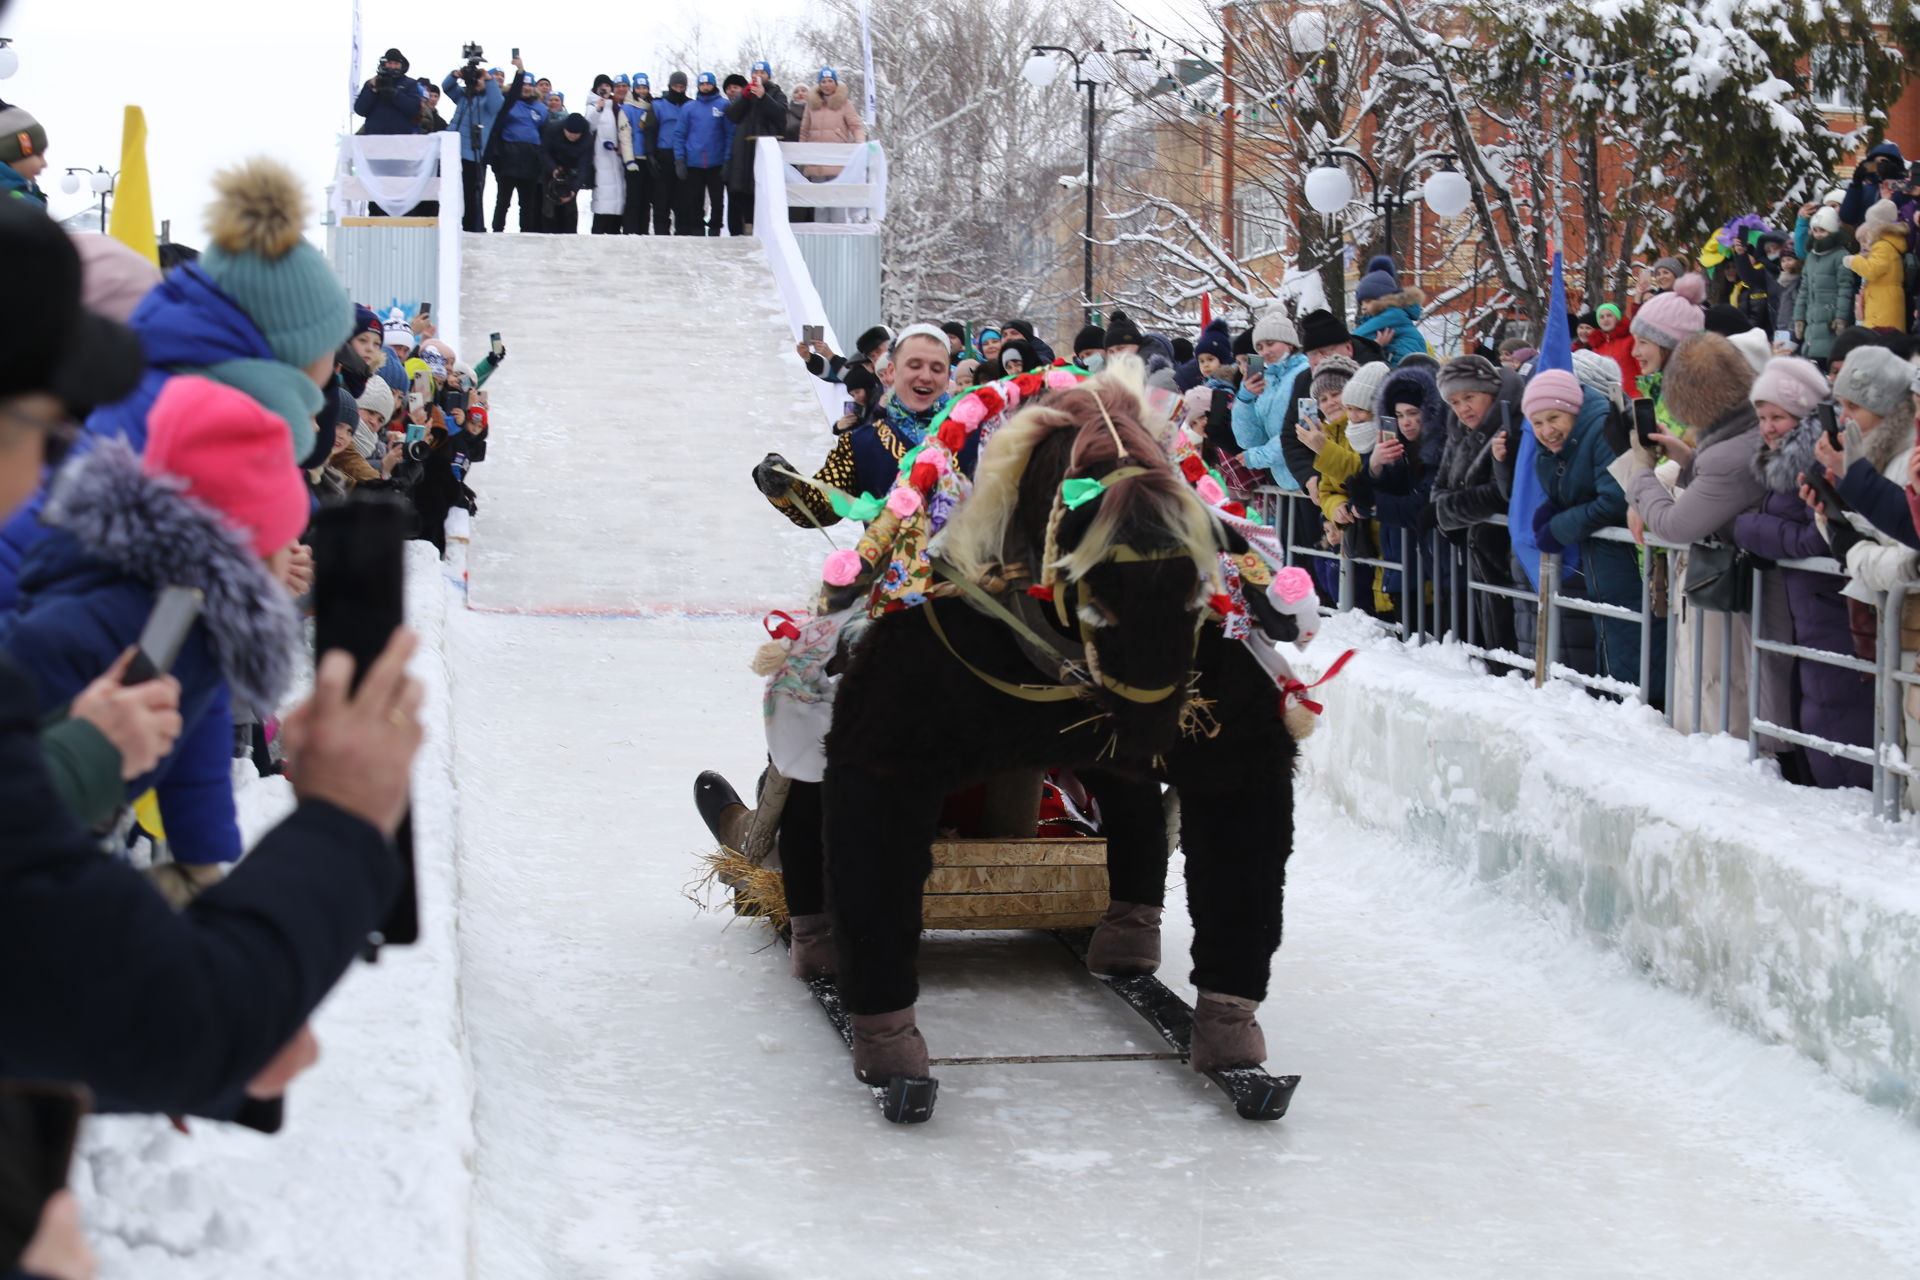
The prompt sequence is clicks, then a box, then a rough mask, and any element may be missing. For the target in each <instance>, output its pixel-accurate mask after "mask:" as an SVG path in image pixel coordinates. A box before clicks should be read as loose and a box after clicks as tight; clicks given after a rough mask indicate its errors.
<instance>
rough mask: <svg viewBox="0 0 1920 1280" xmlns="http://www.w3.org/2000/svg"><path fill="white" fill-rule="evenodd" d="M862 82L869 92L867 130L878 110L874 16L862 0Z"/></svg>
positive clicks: (865, 116)
mask: <svg viewBox="0 0 1920 1280" xmlns="http://www.w3.org/2000/svg"><path fill="white" fill-rule="evenodd" d="M860 80H861V83H862V86H863V87H864V88H865V89H866V91H867V101H866V110H865V111H864V112H863V113H862V118H863V119H864V120H865V121H866V125H867V128H869V129H871V128H873V117H874V113H875V111H876V110H877V109H878V108H877V98H876V96H875V94H874V88H873V14H872V9H871V6H870V5H869V3H868V0H860Z"/></svg>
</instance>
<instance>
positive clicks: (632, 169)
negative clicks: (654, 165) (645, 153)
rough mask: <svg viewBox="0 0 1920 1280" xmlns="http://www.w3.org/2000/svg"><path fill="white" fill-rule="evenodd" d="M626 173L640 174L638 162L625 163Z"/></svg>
mask: <svg viewBox="0 0 1920 1280" xmlns="http://www.w3.org/2000/svg"><path fill="white" fill-rule="evenodd" d="M627 172H628V173H638V172H640V162H639V161H638V160H629V161H627Z"/></svg>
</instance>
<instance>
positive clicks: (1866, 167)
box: [1853, 160, 1880, 182]
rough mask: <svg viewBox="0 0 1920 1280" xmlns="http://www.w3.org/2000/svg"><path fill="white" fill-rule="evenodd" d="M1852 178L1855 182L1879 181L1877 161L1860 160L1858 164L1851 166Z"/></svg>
mask: <svg viewBox="0 0 1920 1280" xmlns="http://www.w3.org/2000/svg"><path fill="white" fill-rule="evenodd" d="M1853 180H1854V181H1855V182H1878V181H1880V171H1879V165H1878V161H1877V160H1862V161H1861V162H1860V163H1859V164H1857V165H1855V166H1853Z"/></svg>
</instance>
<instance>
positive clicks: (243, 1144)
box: [73, 542, 473, 1280]
mask: <svg viewBox="0 0 1920 1280" xmlns="http://www.w3.org/2000/svg"><path fill="white" fill-rule="evenodd" d="M407 572H408V592H407V596H408V609H407V612H408V616H409V621H410V622H411V624H412V626H413V627H414V629H415V630H416V631H418V632H419V633H420V637H421V650H420V654H419V656H418V658H417V659H416V661H415V664H414V670H415V674H416V675H417V676H418V677H419V678H420V679H421V680H422V681H423V682H424V684H425V685H426V690H427V699H426V705H425V709H424V712H423V717H424V719H423V723H424V724H425V726H426V730H427V741H426V746H425V748H424V749H423V750H422V752H421V754H420V757H419V759H418V761H417V762H416V764H415V766H414V781H413V798H414V856H415V859H416V861H417V866H418V871H419V877H420V901H421V908H420V916H421V921H420V923H421V938H420V944H419V945H418V946H414V947H403V948H391V949H388V950H386V951H384V952H383V953H382V954H381V957H380V961H379V963H378V964H375V965H356V966H355V967H354V969H353V970H352V971H350V972H349V973H348V974H347V975H346V977H345V978H344V979H343V980H342V982H341V983H340V986H339V987H338V989H337V990H336V991H335V993H334V994H333V996H332V997H331V998H329V999H328V1001H327V1003H326V1004H325V1005H324V1006H323V1007H322V1008H321V1010H320V1013H319V1015H318V1016H317V1017H316V1018H315V1020H314V1031H315V1033H316V1034H317V1035H318V1036H319V1038H320V1044H321V1059H320V1063H319V1065H318V1066H316V1067H315V1068H314V1069H313V1070H311V1071H309V1072H307V1073H306V1074H305V1075H303V1076H301V1077H300V1078H299V1080H297V1081H296V1082H295V1083H294V1086H293V1089H292V1091H291V1093H290V1094H289V1095H288V1099H287V1121H286V1127H285V1128H284V1129H283V1130H282V1131H281V1132H280V1133H279V1134H278V1135H276V1136H273V1137H266V1136H263V1135H261V1134H257V1133H253V1132H250V1131H248V1130H245V1129H240V1128H237V1127H234V1126H231V1125H222V1124H213V1123H210V1122H206V1121H197V1120H196V1121H193V1122H191V1128H192V1133H191V1134H190V1135H183V1134H180V1133H177V1132H175V1131H174V1130H173V1128H172V1127H171V1126H170V1125H169V1124H168V1123H167V1122H166V1121H165V1120H162V1119H156V1118H152V1117H145V1116H111V1117H101V1118H99V1119H96V1120H93V1121H90V1122H89V1123H88V1126H87V1133H86V1136H85V1140H84V1142H83V1145H82V1149H81V1153H80V1157H79V1158H78V1159H77V1160H76V1161H75V1162H74V1171H73V1180H74V1187H75V1189H76V1191H78V1192H79V1194H80V1196H81V1198H82V1200H83V1201H84V1203H85V1206H86V1219H87V1228H88V1234H89V1236H90V1237H91V1239H92V1240H93V1242H94V1247H95V1249H96V1251H97V1252H98V1254H99V1255H100V1262H101V1266H100V1275H101V1277H102V1278H103V1280H122V1278H125V1280H132V1278H133V1277H139V1280H172V1278H173V1277H181V1278H182V1280H184V1278H186V1277H192V1278H193V1280H212V1278H214V1277H234V1278H235V1280H240V1278H241V1277H245V1278H246V1280H257V1278H258V1277H263V1276H287V1277H295V1276H298V1277H311V1276H375V1275H380V1276H402V1275H404V1276H410V1277H417V1278H418V1280H437V1278H440V1277H445V1278H447V1280H453V1278H454V1277H462V1276H465V1275H466V1271H467V1267H466V1255H467V1221H468V1202H469V1195H470V1185H469V1184H470V1181H471V1179H470V1175H469V1173H468V1163H469V1160H470V1158H471V1155H472V1146H473V1139H472V1123H471V1114H472V1096H473V1089H472V1084H471V1081H470V1079H469V1072H468V1068H467V1064H466V1061H465V1051H464V1035H463V1030H462V1027H461V1020H460V1008H459V1000H458V981H457V979H458V966H457V952H456V946H455V910H456V905H457V897H458V884H457V882H456V876H455V865H454V858H453V829H454V823H455V818H456V816H457V813H456V809H457V803H458V796H457V789H456V786H455V782H454V778H453V771H452V733H451V726H450V722H449V715H448V705H449V704H448V667H447V663H446V649H445V641H446V627H447V623H446V618H447V602H448V596H449V589H448V584H447V583H446V581H445V580H444V579H443V577H442V574H441V567H440V563H439V561H438V560H437V559H436V558H435V556H434V552H433V548H432V547H431V546H429V545H428V544H426V543H421V542H416V543H409V544H408V563H407ZM235 777H236V779H237V780H239V784H240V808H241V815H242V822H243V823H244V824H245V826H246V829H247V835H248V838H249V839H250V840H251V839H254V838H257V837H258V836H259V835H260V834H261V833H263V832H264V831H266V830H267V828H269V827H271V826H272V825H273V824H274V823H275V822H277V821H278V820H279V819H280V818H281V817H282V816H284V814H286V813H287V812H288V811H289V810H291V808H292V807H293V797H292V793H291V790H290V788H289V787H288V786H287V784H286V782H285V781H284V780H282V779H277V778H276V779H271V780H262V779H260V778H259V777H258V776H257V775H255V773H254V770H253V766H252V765H251V764H250V763H249V762H246V761H239V762H237V763H236V772H235Z"/></svg>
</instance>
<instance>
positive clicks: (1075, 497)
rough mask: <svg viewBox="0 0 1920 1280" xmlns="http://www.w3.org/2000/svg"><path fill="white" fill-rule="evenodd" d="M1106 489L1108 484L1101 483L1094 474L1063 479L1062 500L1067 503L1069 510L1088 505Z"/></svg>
mask: <svg viewBox="0 0 1920 1280" xmlns="http://www.w3.org/2000/svg"><path fill="white" fill-rule="evenodd" d="M1106 491H1107V486H1105V485H1104V484H1101V483H1100V482H1099V481H1098V480H1096V479H1094V478H1093V477H1092V476H1086V477H1084V478H1082V479H1078V480H1062V481H1061V482H1060V501H1061V502H1063V503H1065V504H1066V507H1067V510H1069V511H1072V510H1074V509H1075V508H1078V507H1084V506H1086V505H1087V504H1088V503H1089V502H1092V501H1093V500H1094V499H1095V498H1097V497H1099V496H1100V495H1101V494H1103V493H1105V492H1106Z"/></svg>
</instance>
